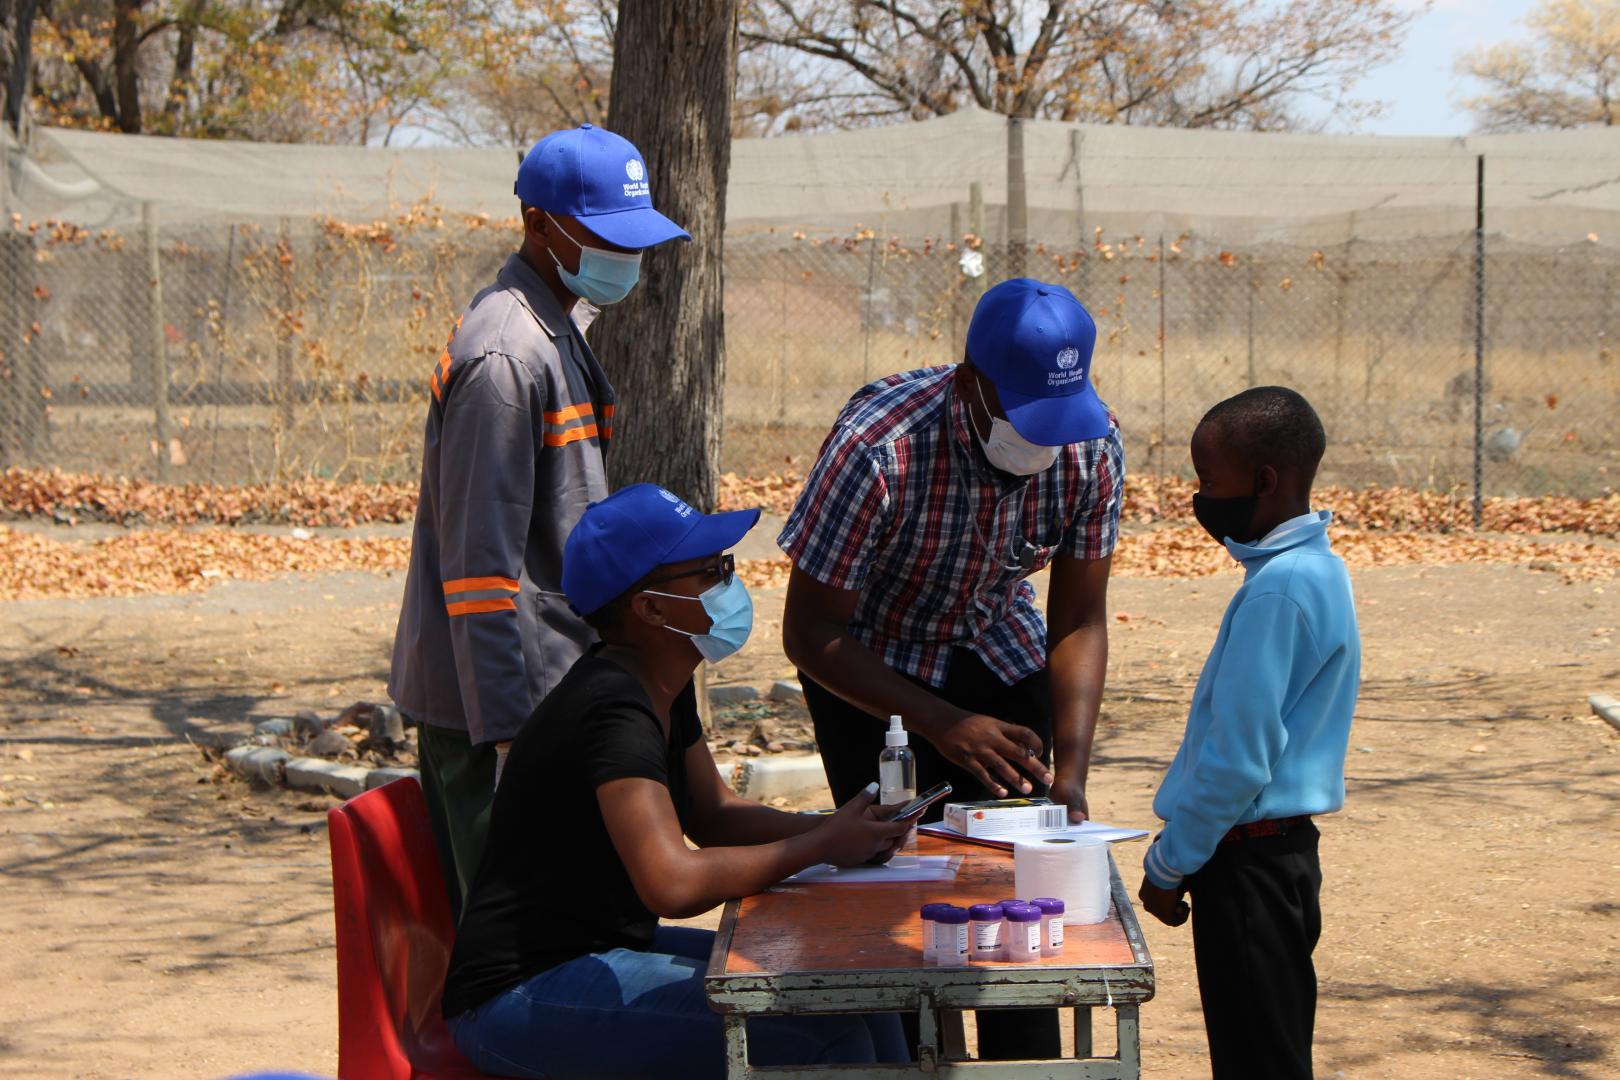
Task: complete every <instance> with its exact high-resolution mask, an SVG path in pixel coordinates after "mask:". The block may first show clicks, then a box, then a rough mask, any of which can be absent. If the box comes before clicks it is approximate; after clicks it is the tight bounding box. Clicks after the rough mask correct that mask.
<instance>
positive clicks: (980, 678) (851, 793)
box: [799, 649, 1063, 1061]
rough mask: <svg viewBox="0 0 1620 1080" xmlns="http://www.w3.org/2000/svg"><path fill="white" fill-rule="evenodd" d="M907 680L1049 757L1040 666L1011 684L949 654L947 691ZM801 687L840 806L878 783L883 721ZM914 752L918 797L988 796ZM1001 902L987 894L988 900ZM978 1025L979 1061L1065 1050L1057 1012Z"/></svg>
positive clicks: (989, 1018)
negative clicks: (1019, 733)
mask: <svg viewBox="0 0 1620 1080" xmlns="http://www.w3.org/2000/svg"><path fill="white" fill-rule="evenodd" d="M907 677H908V678H909V676H907ZM911 681H912V682H914V683H916V684H917V685H919V686H922V687H924V688H925V689H928V690H929V691H931V692H932V693H935V694H937V695H939V696H940V697H941V698H944V699H945V700H946V701H949V702H950V703H951V704H952V705H955V706H957V707H958V708H962V709H969V710H971V711H973V712H977V713H983V714H985V715H986V716H994V717H995V718H996V719H998V720H1003V721H1006V722H1007V723H1009V724H1021V725H1023V726H1024V727H1027V728H1029V729H1030V730H1032V731H1034V732H1035V733H1036V734H1037V735H1039V736H1040V737H1041V760H1042V761H1044V762H1049V761H1051V760H1052V692H1051V684H1050V681H1049V680H1048V678H1047V673H1046V669H1045V668H1042V669H1041V670H1040V671H1038V672H1036V673H1035V674H1033V675H1031V676H1029V677H1028V678H1025V679H1021V680H1019V681H1018V682H1016V683H1014V684H1012V685H1011V686H1008V685H1007V684H1006V683H1004V682H1002V681H1001V676H999V675H997V674H996V673H995V672H993V671H991V670H990V669H989V668H988V667H987V666H985V663H984V661H983V660H980V659H979V657H978V656H977V655H976V654H974V653H972V652H970V651H968V650H967V649H953V650H952V651H951V662H950V669H949V673H948V674H947V676H946V679H945V685H944V686H942V687H937V688H936V687H931V686H928V684H927V683H925V682H923V681H922V680H921V679H911ZM799 683H800V685H801V686H803V687H804V703H805V706H806V707H807V708H808V709H809V710H810V718H811V720H812V721H814V723H815V729H816V746H817V748H818V749H819V750H820V751H821V762H822V765H823V767H824V768H825V769H826V770H827V786H828V787H829V788H831V789H832V794H833V800H834V802H835V803H836V804H837V805H840V806H841V805H843V804H844V803H846V802H848V801H849V800H850V799H853V798H854V797H855V796H856V794H857V793H858V792H859V791H860V790H861V789H862V788H864V787H865V786H866V785H867V784H869V783H871V782H872V781H873V780H876V779H877V764H878V755H879V754H881V753H882V752H883V746H884V743H883V733H884V732H885V731H886V730H887V729H888V718H887V717H882V718H879V717H874V716H872V715H871V714H870V713H867V712H865V711H864V710H862V709H859V708H857V707H855V706H854V705H851V704H850V703H849V702H847V701H845V700H844V699H843V698H841V697H839V696H838V695H836V694H834V693H833V692H832V691H831V690H828V689H827V688H826V687H824V686H821V685H820V684H818V683H817V682H815V681H814V680H813V679H810V678H809V677H807V676H806V675H805V673H804V672H802V671H801V672H799ZM911 750H912V753H914V754H915V755H916V756H917V791H918V792H919V793H921V792H923V791H926V790H928V789H929V788H931V787H933V786H934V785H935V784H937V783H939V782H940V781H942V780H948V781H950V784H951V788H952V790H953V793H952V795H951V799H950V801H965V800H968V799H987V798H992V797H993V796H992V795H991V793H990V792H988V791H986V790H985V789H984V785H983V784H981V783H980V782H979V781H978V779H977V778H976V777H975V776H974V775H973V774H972V773H970V772H968V771H967V770H966V769H964V768H962V767H961V766H960V765H956V764H954V763H953V762H951V761H948V760H947V759H946V758H945V756H944V755H942V754H941V753H940V752H939V751H938V750H935V749H934V747H933V745H932V744H931V743H929V742H928V740H927V739H923V738H920V737H918V736H915V735H914V736H912V738H911ZM1035 793H1036V794H1040V795H1044V794H1045V793H1046V789H1045V787H1044V785H1041V784H1040V783H1038V782H1037V783H1036V786H1035ZM944 812H945V811H944V806H943V804H942V803H935V804H934V806H932V807H931V808H929V811H928V813H927V814H925V815H923V819H924V820H925V821H938V820H939V819H940V818H941V817H942V816H943V815H944ZM1000 899H1001V897H999V896H987V897H985V901H986V902H992V901H995V900H1000ZM903 1019H904V1021H905V1023H906V1037H907V1038H908V1039H909V1040H910V1041H911V1042H912V1043H913V1044H915V1043H916V1036H917V1033H916V1030H915V1017H914V1016H906V1017H904V1018H903ZM978 1025H979V1057H980V1058H982V1059H984V1060H987V1061H1011V1060H1017V1059H1020V1058H1055V1057H1059V1056H1060V1055H1061V1054H1062V1052H1063V1050H1062V1042H1061V1040H1060V1037H1059V1033H1058V1014H1057V1010H1055V1009H994V1010H992V1009H981V1010H979V1011H978Z"/></svg>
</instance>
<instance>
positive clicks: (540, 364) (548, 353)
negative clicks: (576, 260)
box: [388, 255, 613, 746]
mask: <svg viewBox="0 0 1620 1080" xmlns="http://www.w3.org/2000/svg"><path fill="white" fill-rule="evenodd" d="M428 386H429V389H430V390H431V391H432V400H431V401H430V402H429V405H428V419H427V437H426V443H425V445H424V448H423V452H422V495H421V501H420V503H419V504H418V506H417V509H416V528H415V532H414V535H413V537H412V543H411V566H410V571H409V574H408V575H407V577H406V580H405V601H404V606H403V609H402V610H401V611H400V616H399V630H398V632H397V633H396V635H395V637H394V659H393V670H392V673H391V674H390V677H389V681H388V693H389V695H390V696H391V697H392V698H393V699H394V701H395V703H396V704H398V705H399V708H400V711H401V712H403V713H405V714H406V715H407V716H409V717H411V718H412V719H413V720H417V721H422V722H425V723H428V724H431V725H433V726H435V727H441V728H451V729H454V730H458V731H465V732H466V733H467V734H468V736H469V737H470V739H471V742H472V744H473V745H475V746H476V745H478V744H480V743H491V742H501V741H504V740H507V739H511V738H513V737H514V736H516V735H517V733H518V730H519V729H520V728H521V727H522V726H523V723H524V721H525V720H527V719H528V718H529V714H530V713H531V712H533V711H534V707H535V706H536V705H538V704H539V703H540V700H541V699H542V698H544V697H545V696H546V694H547V693H549V692H550V690H551V688H552V687H553V686H555V685H556V684H557V682H558V681H559V680H560V679H561V678H562V677H563V676H564V675H565V674H567V672H568V669H569V668H570V667H572V666H573V663H574V661H575V660H577V659H578V658H579V657H580V655H581V654H582V653H583V652H584V650H585V648H586V646H587V645H588V644H590V642H591V641H592V640H594V635H593V634H592V632H591V631H590V630H589V629H588V628H587V627H586V626H585V625H584V624H583V623H582V622H580V620H579V619H578V617H576V616H575V615H574V613H573V612H572V611H571V610H569V607H568V602H567V600H566V599H564V598H563V595H562V586H561V584H560V582H561V578H562V548H563V541H564V540H565V539H567V537H568V533H569V530H571V529H572V528H573V527H574V523H575V522H576V521H578V520H579V516H580V515H581V514H582V513H584V511H585V506H586V504H587V503H590V502H594V501H596V500H598V499H601V498H604V497H605V496H606V495H607V494H608V486H607V475H606V471H605V469H604V466H603V453H604V451H605V450H606V448H607V443H608V441H609V439H610V438H611V437H612V433H613V388H612V386H610V385H609V384H608V380H607V376H606V375H605V374H604V373H603V371H602V367H601V365H600V364H598V363H597V360H596V357H595V356H594V355H593V354H592V353H591V350H590V347H589V346H587V345H586V344H585V339H584V336H583V334H581V333H580V332H579V330H578V329H577V327H576V326H575V325H574V324H573V323H572V322H571V321H570V319H569V317H568V315H567V314H566V313H565V312H564V311H563V310H562V308H561V306H560V305H559V304H558V303H557V300H556V299H555V298H554V297H553V296H552V294H551V291H550V290H549V289H547V288H546V286H545V284H544V283H543V282H542V281H541V280H540V278H539V276H538V275H536V274H535V272H534V271H533V269H531V268H530V267H529V265H528V264H527V263H526V262H524V261H523V259H522V258H521V257H520V256H517V255H513V256H512V257H511V258H509V259H507V261H506V265H505V266H503V267H502V268H501V272H500V274H499V275H498V276H497V278H496V279H495V283H494V284H493V285H491V286H489V287H488V288H486V289H484V290H483V291H482V292H480V293H479V294H478V295H477V296H476V297H474V298H473V301H472V303H471V304H470V305H468V307H467V310H466V312H465V313H464V314H463V315H462V316H461V318H460V319H459V320H457V323H456V329H455V331H454V332H453V333H452V335H451V337H450V341H449V343H448V344H447V345H446V347H445V351H444V353H443V355H441V356H440V357H439V361H438V363H437V364H436V365H435V367H434V369H433V371H432V373H431V375H430V376H429V381H428Z"/></svg>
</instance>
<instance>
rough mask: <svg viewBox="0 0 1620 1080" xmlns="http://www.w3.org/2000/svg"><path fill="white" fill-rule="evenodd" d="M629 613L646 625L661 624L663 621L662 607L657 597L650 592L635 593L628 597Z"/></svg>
mask: <svg viewBox="0 0 1620 1080" xmlns="http://www.w3.org/2000/svg"><path fill="white" fill-rule="evenodd" d="M630 615H631V617H632V618H637V619H640V620H641V621H642V622H644V623H646V624H647V625H648V626H663V625H664V621H665V620H664V609H663V607H662V606H661V605H660V604H659V603H658V597H656V596H653V595H651V594H650V593H637V594H636V595H635V596H633V597H631V598H630Z"/></svg>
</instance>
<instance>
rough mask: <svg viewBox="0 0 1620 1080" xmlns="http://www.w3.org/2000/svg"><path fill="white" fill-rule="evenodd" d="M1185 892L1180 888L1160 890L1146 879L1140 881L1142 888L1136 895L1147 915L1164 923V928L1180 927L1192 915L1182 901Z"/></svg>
mask: <svg viewBox="0 0 1620 1080" xmlns="http://www.w3.org/2000/svg"><path fill="white" fill-rule="evenodd" d="M1186 895H1187V890H1186V889H1185V888H1182V887H1181V886H1177V887H1176V888H1174V889H1161V888H1159V887H1158V886H1157V885H1155V884H1153V882H1151V881H1149V880H1148V879H1147V878H1145V877H1144V878H1143V879H1142V888H1141V890H1140V891H1139V892H1138V893H1137V894H1136V897H1137V899H1138V900H1141V901H1142V906H1143V907H1144V908H1146V909H1147V910H1148V914H1150V915H1152V916H1153V917H1154V918H1155V919H1158V920H1159V921H1160V922H1162V923H1164V925H1166V926H1180V925H1181V924H1182V923H1184V922H1186V921H1187V917H1188V916H1189V915H1191V914H1192V907H1191V906H1190V905H1189V904H1188V903H1187V901H1185V900H1183V899H1182V897H1183V896H1186Z"/></svg>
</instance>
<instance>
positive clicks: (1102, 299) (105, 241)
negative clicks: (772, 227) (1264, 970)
mask: <svg viewBox="0 0 1620 1080" xmlns="http://www.w3.org/2000/svg"><path fill="white" fill-rule="evenodd" d="M513 237H514V231H513V229H510V228H505V227H503V226H502V225H499V224H494V225H492V224H491V223H489V222H488V221H487V219H482V218H471V217H454V218H452V219H449V220H446V219H444V218H442V217H440V216H438V215H436V214H435V213H434V212H433V211H432V210H429V209H424V208H420V207H419V208H416V209H415V210H412V211H410V212H408V213H406V214H405V215H403V216H402V217H401V218H399V219H398V220H395V221H393V222H390V223H387V224H377V225H366V226H345V225H338V224H334V223H314V222H310V221H300V222H288V223H285V224H283V225H281V226H279V227H275V226H263V225H256V226H239V227H235V228H225V229H221V228H208V229H206V230H205V229H200V228H196V227H190V228H187V229H185V230H171V229H164V228H162V227H161V223H158V222H155V221H153V222H151V223H150V224H149V226H148V228H147V229H146V230H145V231H136V232H134V233H133V234H131V233H116V234H115V233H112V232H104V233H94V234H92V233H89V232H86V231H84V230H82V229H79V228H77V227H74V226H71V225H63V224H59V223H57V224H52V223H46V224H42V225H40V226H38V227H35V228H32V229H18V230H14V231H12V232H9V233H6V234H4V235H0V343H3V349H4V355H3V357H0V464H6V465H27V466H55V467H60V468H62V469H65V470H73V471H93V472H103V473H117V474H125V475H133V476H145V477H159V478H165V479H168V480H172V481H175V482H193V481H195V482H214V483H227V484H234V483H242V482H248V481H263V480H268V479H278V478H292V477H299V476H321V477H331V478H338V479H356V480H377V479H386V480H410V479H413V478H414V476H415V473H416V470H417V463H418V461H419V455H420V451H421V445H420V443H421V432H422V421H423V418H424V411H425V408H426V400H427V394H428V390H427V377H428V375H429V374H430V372H431V370H432V367H433V364H434V362H435V361H436V359H437V357H438V354H439V352H440V351H441V350H442V348H443V347H444V338H445V335H446V333H447V332H448V330H449V328H450V326H451V325H452V323H453V321H454V318H455V315H456V313H457V312H458V311H459V310H460V308H461V307H462V306H463V305H464V304H465V303H466V301H467V299H468V298H469V297H470V296H471V295H472V294H473V292H474V291H476V289H477V288H479V287H480V286H481V285H483V284H485V283H487V282H488V281H489V280H491V279H492V277H493V275H494V273H495V271H496V270H497V268H498V267H499V265H500V263H501V261H502V260H503V259H504V258H505V256H506V254H507V252H508V251H509V250H510V249H511V246H512V242H513ZM967 253H970V258H969V260H968V269H969V270H972V269H974V265H973V264H974V262H975V260H982V262H983V266H984V272H983V273H982V274H980V275H978V276H970V274H969V273H968V272H965V271H964V267H963V255H964V254H967ZM1016 261H1017V260H1015V259H1014V257H1013V255H1012V254H1011V253H1010V252H1009V251H1008V250H1006V249H991V248H990V247H988V246H982V247H974V246H973V242H971V241H969V242H968V243H963V242H949V241H932V242H918V243H905V242H901V241H899V240H894V239H889V238H884V237H879V236H874V235H871V234H870V233H867V232H861V233H857V234H855V235H854V236H852V237H850V238H847V239H839V240H827V239H810V238H803V237H799V238H787V237H781V238H775V237H767V238H764V239H761V238H759V237H754V238H750V239H749V240H747V241H745V242H738V243H735V244H733V245H732V246H731V247H730V249H729V250H728V254H727V266H726V271H727V273H726V319H727V324H726V331H727V357H726V363H727V383H726V386H727V391H726V423H727V452H726V462H725V464H726V466H727V467H728V468H734V469H739V470H743V471H762V470H767V469H780V468H782V467H783V465H784V464H789V465H792V464H797V465H798V466H799V467H801V468H802V467H803V466H804V465H805V464H807V460H806V459H807V458H808V456H809V455H811V454H813V453H814V451H815V448H816V446H817V445H818V443H819V441H820V439H821V438H822V437H823V435H824V434H825V433H826V429H827V427H828V425H829V424H830V423H831V421H832V419H833V417H834V416H835V415H836V413H837V411H838V408H839V407H840V406H841V405H842V404H843V402H844V401H845V400H846V399H847V398H848V396H849V395H850V393H852V392H853V391H854V390H855V389H856V388H857V387H859V386H860V385H861V384H862V383H863V382H865V381H867V380H868V379H870V378H876V377H878V376H880V375H884V374H887V373H890V372H894V371H899V370H903V369H906V368H911V367H922V366H927V365H931V364H943V363H950V362H953V361H955V360H957V359H959V358H960V356H961V354H962V342H963V339H964V337H965V334H966V328H967V323H968V320H969V318H970V316H971V314H972V310H973V304H974V302H975V301H976V299H977V297H978V296H979V294H980V293H981V292H982V291H983V289H984V287H985V286H986V285H987V284H989V283H991V282H993V281H995V280H999V279H1000V278H1001V277H1004V276H1007V275H1009V274H1010V273H1012V272H1014V270H1015V264H1016ZM1022 262H1023V267H1024V270H1025V272H1027V273H1028V274H1030V275H1032V276H1037V277H1043V278H1046V279H1048V280H1055V281H1060V282H1063V283H1064V284H1066V285H1068V286H1069V287H1070V288H1072V289H1073V290H1074V291H1075V293H1076V294H1077V295H1079V296H1080V297H1081V298H1082V299H1083V300H1084V301H1085V302H1086V303H1087V305H1088V306H1089V307H1090V309H1091V310H1092V312H1093V313H1094V314H1095V316H1096V318H1097V322H1098V326H1099V337H1098V344H1097V359H1096V362H1095V365H1094V368H1093V373H1094V377H1095V379H1096V381H1097V384H1098V388H1099V390H1100V392H1101V393H1102V395H1103V397H1104V398H1105V400H1107V401H1108V402H1109V404H1110V405H1112V406H1113V408H1114V409H1115V410H1116V412H1117V413H1118V414H1119V417H1120V423H1121V426H1122V428H1123V429H1124V431H1125V433H1126V437H1127V441H1128V452H1129V455H1130V462H1131V467H1132V468H1133V469H1134V470H1137V471H1142V470H1153V471H1156V470H1164V471H1185V469H1186V467H1187V453H1186V442H1187V438H1188V436H1189V435H1190V433H1191V430H1192V427H1193V426H1194V424H1195V423H1196V422H1197V420H1198V418H1199V416H1201V415H1202V413H1203V412H1204V410H1205V409H1207V408H1208V407H1209V406H1210V405H1211V404H1213V403H1214V402H1215V401H1217V400H1219V399H1220V398H1221V397H1224V396H1226V395H1228V394H1231V393H1234V392H1236V391H1237V390H1239V389H1242V388H1243V387H1245V386H1251V385H1256V384H1262V383H1284V384H1287V385H1290V386H1293V387H1296V388H1297V389H1299V390H1300V391H1302V392H1303V393H1304V394H1305V395H1306V396H1307V397H1309V398H1310V399H1311V400H1312V402H1313V403H1314V404H1315V405H1316V406H1317V408H1318V410H1319V411H1320V412H1321V414H1322V417H1323V420H1324V422H1325V423H1326V425H1327V428H1328V432H1329V436H1330V439H1331V442H1332V449H1331V451H1330V454H1329V460H1328V463H1327V466H1326V476H1327V478H1328V479H1332V480H1337V481H1341V482H1347V483H1352V484H1357V485H1360V484H1367V483H1385V484H1390V483H1400V484H1408V485H1415V486H1425V487H1444V488H1450V487H1463V488H1466V487H1468V486H1469V484H1470V482H1471V477H1472V460H1473V454H1474V444H1475V437H1476V429H1475V423H1474V393H1475V379H1474V350H1475V345H1476V335H1475V274H1476V272H1478V271H1479V270H1480V269H1481V266H1480V264H1479V262H1478V261H1477V260H1476V258H1475V248H1474V238H1473V236H1472V235H1461V236H1458V237H1456V238H1454V239H1452V240H1448V241H1443V242H1442V241H1434V240H1428V241H1414V242H1407V243H1401V244H1372V243H1368V242H1358V241H1355V240H1351V241H1349V242H1346V243H1344V244H1341V245H1338V246H1336V247H1331V248H1322V249H1308V250H1307V249H1300V248H1290V247H1265V248H1253V249H1244V250H1221V249H1218V248H1214V247H1211V246H1209V245H1206V244H1203V243H1200V242H1199V241H1198V239H1197V238H1194V237H1174V236H1167V237H1163V238H1160V237H1157V236H1154V237H1126V238H1112V237H1103V238H1099V239H1098V241H1097V242H1096V243H1095V244H1093V245H1091V246H1089V247H1087V248H1085V249H1084V250H1073V249H1068V248H1065V249H1063V250H1057V249H1053V248H1047V247H1044V246H1041V245H1034V246H1032V247H1030V248H1029V249H1028V250H1027V251H1026V252H1025V253H1024V255H1023V260H1022ZM1482 269H1483V272H1484V282H1485V304H1484V312H1485V319H1484V326H1483V348H1484V357H1485V363H1484V369H1485V378H1484V380H1483V381H1482V382H1481V383H1480V387H1479V388H1480V390H1481V396H1482V406H1483V409H1482V420H1483V422H1482V424H1481V426H1480V430H1479V437H1480V440H1481V444H1482V451H1483V456H1484V461H1485V474H1484V489H1485V491H1486V492H1487V493H1489V494H1508V493H1520V494H1535V493H1542V492H1548V491H1562V492H1569V493H1576V494H1588V493H1593V492H1597V491H1602V490H1608V489H1610V488H1612V487H1613V486H1614V485H1615V483H1616V472H1617V471H1620V455H1617V453H1616V451H1617V450H1620V429H1617V425H1616V423H1615V417H1616V416H1620V363H1617V360H1616V358H1615V355H1614V349H1613V344H1614V336H1615V333H1616V330H1617V329H1620V328H1617V326H1616V321H1617V316H1620V311H1617V310H1616V301H1615V292H1616V288H1615V287H1616V285H1617V284H1620V256H1617V255H1616V254H1615V252H1613V251H1612V250H1611V249H1609V248H1607V247H1603V246H1600V245H1598V244H1596V243H1589V244H1582V245H1578V246H1575V247H1571V248H1563V249H1551V248H1549V249H1537V248H1534V247H1527V246H1510V245H1509V244H1507V243H1506V242H1502V241H1496V240H1490V241H1488V243H1487V245H1486V255H1485V259H1484V261H1483V267H1482ZM608 317H611V315H609V316H608ZM1161 344H1162V348H1161ZM604 360H605V363H606V364H607V365H608V367H609V369H610V371H611V366H612V358H611V357H607V358H604ZM159 387H166V388H167V392H166V393H159V392H158V388H159Z"/></svg>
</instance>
